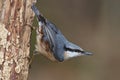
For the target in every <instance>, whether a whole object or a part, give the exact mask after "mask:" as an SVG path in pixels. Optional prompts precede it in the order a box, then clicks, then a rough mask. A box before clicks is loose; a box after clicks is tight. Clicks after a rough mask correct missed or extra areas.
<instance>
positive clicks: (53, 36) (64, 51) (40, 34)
mask: <svg viewBox="0 0 120 80" xmlns="http://www.w3.org/2000/svg"><path fill="white" fill-rule="evenodd" d="M31 8H32V10H33V11H34V13H35V15H36V16H37V20H38V24H39V27H38V28H37V29H36V43H37V44H36V45H35V47H36V51H37V52H39V53H41V54H43V55H45V56H46V57H48V58H49V59H50V60H52V61H59V62H62V61H64V60H67V59H69V58H73V57H77V56H81V55H91V53H89V52H86V51H84V50H83V49H82V48H80V47H79V46H77V45H75V44H73V43H71V42H69V41H68V40H67V39H66V38H65V37H64V35H63V34H62V33H61V31H60V30H59V29H58V28H56V26H55V25H54V24H53V23H52V22H50V21H49V20H47V19H46V18H45V17H43V15H42V14H41V13H40V12H39V10H38V9H37V8H36V7H35V5H32V7H31Z"/></svg>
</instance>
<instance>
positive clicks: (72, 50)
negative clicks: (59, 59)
mask: <svg viewBox="0 0 120 80" xmlns="http://www.w3.org/2000/svg"><path fill="white" fill-rule="evenodd" d="M64 49H65V50H66V51H71V52H81V53H85V52H84V51H81V50H79V49H71V48H66V47H64Z"/></svg>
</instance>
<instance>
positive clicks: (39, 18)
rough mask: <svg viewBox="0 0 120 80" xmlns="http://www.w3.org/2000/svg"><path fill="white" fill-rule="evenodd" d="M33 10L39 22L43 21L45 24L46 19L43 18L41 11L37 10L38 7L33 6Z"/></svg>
mask: <svg viewBox="0 0 120 80" xmlns="http://www.w3.org/2000/svg"><path fill="white" fill-rule="evenodd" d="M31 9H32V10H33V12H34V13H35V15H36V17H37V19H38V21H41V22H43V23H46V20H45V18H44V17H43V16H42V14H41V13H40V12H39V10H38V9H37V7H36V6H35V5H34V4H33V5H32V6H31Z"/></svg>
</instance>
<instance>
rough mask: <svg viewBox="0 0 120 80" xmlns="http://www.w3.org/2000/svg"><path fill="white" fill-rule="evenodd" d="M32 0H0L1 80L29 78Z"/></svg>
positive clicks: (25, 79) (24, 79)
mask: <svg viewBox="0 0 120 80" xmlns="http://www.w3.org/2000/svg"><path fill="white" fill-rule="evenodd" d="M32 2H33V0H0V80H27V77H28V70H29V61H28V57H29V51H30V50H29V49H30V43H29V42H30V34H31V28H30V26H29V25H31V23H32V22H31V21H32V19H33V12H32V10H31V4H32ZM28 24H29V25H28Z"/></svg>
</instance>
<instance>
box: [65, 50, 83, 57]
mask: <svg viewBox="0 0 120 80" xmlns="http://www.w3.org/2000/svg"><path fill="white" fill-rule="evenodd" d="M82 55H84V54H81V53H78V52H70V51H66V52H65V53H64V59H69V58H73V57H77V56H82Z"/></svg>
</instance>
